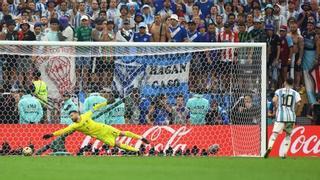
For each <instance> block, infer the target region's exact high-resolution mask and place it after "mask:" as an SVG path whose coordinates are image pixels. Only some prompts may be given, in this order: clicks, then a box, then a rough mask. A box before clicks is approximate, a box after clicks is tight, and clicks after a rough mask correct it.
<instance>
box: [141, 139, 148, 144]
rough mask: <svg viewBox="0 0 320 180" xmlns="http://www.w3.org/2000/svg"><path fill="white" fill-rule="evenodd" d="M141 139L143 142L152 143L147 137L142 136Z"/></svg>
mask: <svg viewBox="0 0 320 180" xmlns="http://www.w3.org/2000/svg"><path fill="white" fill-rule="evenodd" d="M141 141H142V142H143V143H145V144H150V142H149V141H148V139H146V138H144V137H143V138H141Z"/></svg>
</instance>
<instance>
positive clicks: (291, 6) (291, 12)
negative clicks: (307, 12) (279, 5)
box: [285, 0, 299, 20]
mask: <svg viewBox="0 0 320 180" xmlns="http://www.w3.org/2000/svg"><path fill="white" fill-rule="evenodd" d="M295 3H296V2H295V1H294V0H289V1H288V10H287V11H285V18H286V19H289V18H291V17H293V18H294V19H295V20H297V19H298V16H299V13H298V11H296V4H295Z"/></svg>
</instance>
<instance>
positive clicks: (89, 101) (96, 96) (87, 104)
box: [83, 89, 107, 123]
mask: <svg viewBox="0 0 320 180" xmlns="http://www.w3.org/2000/svg"><path fill="white" fill-rule="evenodd" d="M96 91H97V90H94V89H92V93H90V94H89V96H88V97H87V98H86V99H85V101H84V103H83V113H85V112H87V111H89V110H92V109H93V107H94V106H95V105H96V104H99V103H102V102H106V101H107V99H106V98H104V97H103V96H101V95H100V93H96ZM101 111H103V109H100V110H98V111H96V112H95V113H94V114H93V120H94V121H96V122H100V123H105V117H104V116H103V115H102V116H100V117H96V116H97V115H98V114H99V113H100V112H101Z"/></svg>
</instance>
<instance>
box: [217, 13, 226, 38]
mask: <svg viewBox="0 0 320 180" xmlns="http://www.w3.org/2000/svg"><path fill="white" fill-rule="evenodd" d="M223 26H224V25H223V19H222V16H221V15H217V17H216V32H217V34H218V35H219V34H220V33H222V32H223V31H224V28H223Z"/></svg>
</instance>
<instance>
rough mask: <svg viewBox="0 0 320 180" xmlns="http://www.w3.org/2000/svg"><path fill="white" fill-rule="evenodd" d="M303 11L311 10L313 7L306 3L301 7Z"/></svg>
mask: <svg viewBox="0 0 320 180" xmlns="http://www.w3.org/2000/svg"><path fill="white" fill-rule="evenodd" d="M301 9H303V10H304V11H307V10H311V5H310V3H309V2H305V3H303V4H302V5H301Z"/></svg>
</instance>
